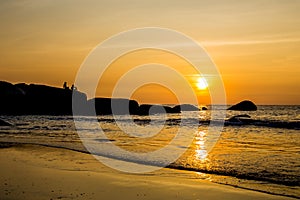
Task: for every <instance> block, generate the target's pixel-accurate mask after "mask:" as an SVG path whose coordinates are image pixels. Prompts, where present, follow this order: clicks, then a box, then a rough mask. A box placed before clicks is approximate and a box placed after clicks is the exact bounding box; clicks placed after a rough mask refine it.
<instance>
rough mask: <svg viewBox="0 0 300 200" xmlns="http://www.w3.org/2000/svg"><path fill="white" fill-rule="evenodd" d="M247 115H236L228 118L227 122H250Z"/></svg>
mask: <svg viewBox="0 0 300 200" xmlns="http://www.w3.org/2000/svg"><path fill="white" fill-rule="evenodd" d="M250 118H251V117H250V116H249V115H236V116H233V117H231V118H229V119H228V121H229V122H238V123H245V122H247V123H248V122H252V119H250Z"/></svg>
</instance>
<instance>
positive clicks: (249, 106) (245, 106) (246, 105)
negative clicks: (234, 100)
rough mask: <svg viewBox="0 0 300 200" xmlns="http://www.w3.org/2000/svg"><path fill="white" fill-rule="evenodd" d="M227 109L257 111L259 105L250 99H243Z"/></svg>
mask: <svg viewBox="0 0 300 200" xmlns="http://www.w3.org/2000/svg"><path fill="white" fill-rule="evenodd" d="M227 110H237V111H256V110H257V106H256V105H255V104H254V103H253V102H252V101H249V100H245V101H242V102H240V103H238V104H235V105H233V106H231V107H229V108H228V109H227Z"/></svg>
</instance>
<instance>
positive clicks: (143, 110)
mask: <svg viewBox="0 0 300 200" xmlns="http://www.w3.org/2000/svg"><path fill="white" fill-rule="evenodd" d="M160 113H180V110H178V109H175V108H172V107H170V106H162V105H151V104H142V105H140V107H139V115H149V114H160Z"/></svg>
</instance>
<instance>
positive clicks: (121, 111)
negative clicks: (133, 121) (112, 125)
mask: <svg viewBox="0 0 300 200" xmlns="http://www.w3.org/2000/svg"><path fill="white" fill-rule="evenodd" d="M87 104H88V105H87V106H88V110H89V113H90V114H93V113H92V111H93V110H94V109H93V108H95V111H96V114H97V115H111V114H115V115H126V114H138V113H139V104H138V103H137V102H136V101H135V100H129V99H114V98H113V99H112V98H94V99H90V100H89V101H88V103H87Z"/></svg>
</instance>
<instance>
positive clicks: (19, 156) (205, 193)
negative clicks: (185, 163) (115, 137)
mask: <svg viewBox="0 0 300 200" xmlns="http://www.w3.org/2000/svg"><path fill="white" fill-rule="evenodd" d="M2 145H3V144H2ZM0 151H1V154H0V156H1V159H0V162H1V165H0V169H1V176H0V179H1V183H3V184H1V194H0V197H1V199H99V198H102V197H103V199H115V198H123V199H161V198H167V199H169V198H173V199H174V198H175V199H176V198H177V199H202V198H204V199H220V198H222V199H254V198H255V199H294V198H290V197H285V196H280V195H273V194H267V193H264V192H259V191H252V190H248V189H241V188H237V187H233V186H229V185H222V184H217V183H212V182H210V181H208V180H201V179H198V178H196V177H195V176H194V177H195V178H192V177H193V176H192V174H195V172H186V171H181V170H176V169H169V168H164V169H161V170H158V171H155V172H152V173H147V174H126V173H122V172H118V171H115V170H113V169H110V168H108V167H106V166H104V165H103V164H101V163H100V162H98V161H97V160H96V159H95V158H94V157H93V156H92V155H91V154H87V153H80V152H76V151H72V150H67V149H63V148H55V147H46V146H42V145H35V144H18V145H14V144H12V145H10V146H9V147H8V148H5V147H4V148H1V149H0ZM119 191H122V192H119Z"/></svg>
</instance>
